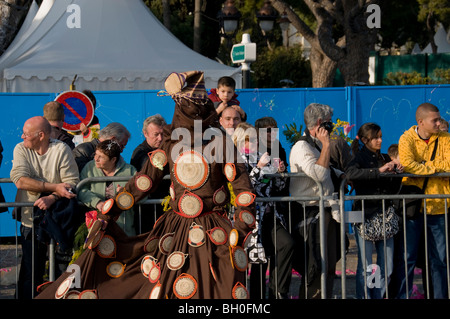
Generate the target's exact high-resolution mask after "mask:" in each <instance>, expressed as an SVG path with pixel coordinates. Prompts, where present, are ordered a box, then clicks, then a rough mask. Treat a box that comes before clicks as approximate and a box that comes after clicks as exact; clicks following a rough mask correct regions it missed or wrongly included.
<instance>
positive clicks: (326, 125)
mask: <svg viewBox="0 0 450 319" xmlns="http://www.w3.org/2000/svg"><path fill="white" fill-rule="evenodd" d="M319 127H323V128H324V129H326V130H327V131H328V133H329V134H331V132H333V128H334V124H333V122H322V123H320V125H319Z"/></svg>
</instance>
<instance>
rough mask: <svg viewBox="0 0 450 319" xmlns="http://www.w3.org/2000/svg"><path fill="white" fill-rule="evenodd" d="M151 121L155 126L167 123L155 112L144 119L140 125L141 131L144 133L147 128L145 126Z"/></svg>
mask: <svg viewBox="0 0 450 319" xmlns="http://www.w3.org/2000/svg"><path fill="white" fill-rule="evenodd" d="M151 123H153V124H155V125H157V126H164V125H166V124H167V123H166V120H164V118H163V117H162V116H161V115H160V114H155V115H152V116H149V117H147V118H146V119H145V121H144V125H143V127H142V132H144V133H145V131H146V130H147V126H148V125H149V124H151Z"/></svg>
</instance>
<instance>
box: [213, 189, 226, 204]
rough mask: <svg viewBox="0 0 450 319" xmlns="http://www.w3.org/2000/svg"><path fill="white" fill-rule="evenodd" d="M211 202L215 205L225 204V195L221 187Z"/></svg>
mask: <svg viewBox="0 0 450 319" xmlns="http://www.w3.org/2000/svg"><path fill="white" fill-rule="evenodd" d="M213 201H214V203H215V204H216V205H224V204H225V203H226V201H227V193H226V192H225V188H224V187H223V186H222V187H221V188H219V189H218V190H216V191H215V192H214V195H213Z"/></svg>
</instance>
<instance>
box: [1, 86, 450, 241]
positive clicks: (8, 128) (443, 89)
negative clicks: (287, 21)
mask: <svg viewBox="0 0 450 319" xmlns="http://www.w3.org/2000/svg"><path fill="white" fill-rule="evenodd" d="M94 93H95V96H96V98H97V109H96V115H97V116H98V118H99V121H100V125H101V127H105V126H106V125H107V124H109V123H111V122H120V123H122V124H124V125H125V126H126V127H127V128H128V129H129V131H130V132H131V135H132V137H131V139H130V140H129V142H128V145H127V147H126V148H125V150H124V153H123V157H124V159H125V160H126V161H127V162H129V160H130V158H131V154H132V152H133V150H134V149H135V148H136V146H138V145H139V144H140V143H141V142H142V141H143V139H144V135H143V133H142V124H143V121H144V120H145V118H147V117H148V116H150V115H153V114H156V113H160V114H161V115H162V116H163V117H164V118H165V119H166V121H167V122H168V123H170V122H171V121H172V117H173V110H174V102H173V100H172V99H171V98H170V97H169V96H158V94H157V93H158V91H157V90H151V91H150V90H149V91H101V92H94ZM237 93H238V94H239V97H238V99H239V101H240V102H241V106H242V107H243V109H244V110H245V111H246V112H247V116H248V122H249V123H251V124H254V122H255V120H256V119H258V118H260V117H263V116H272V117H273V118H275V119H276V120H277V122H278V126H279V127H280V136H279V137H280V141H281V143H282V145H283V147H284V148H285V149H286V151H287V152H288V155H289V150H290V148H291V146H290V145H289V144H288V143H287V141H286V139H285V137H284V135H283V133H282V130H283V129H285V128H286V127H285V125H286V124H291V123H293V122H296V123H297V126H299V125H300V124H304V122H303V111H304V109H305V107H306V106H307V105H308V104H309V103H312V102H315V103H323V104H328V105H330V106H331V107H332V108H333V109H334V116H333V120H336V119H337V118H339V119H341V120H345V121H349V122H350V123H352V124H355V128H354V129H353V130H352V131H351V134H350V135H351V137H354V136H355V134H356V131H357V129H358V127H359V126H360V125H361V124H363V123H365V122H369V121H374V122H377V123H378V124H380V125H381V127H382V130H383V148H382V151H383V152H386V150H387V147H388V146H389V145H390V144H392V143H396V142H397V141H398V138H399V137H400V135H401V134H402V133H403V131H404V130H406V129H408V128H409V127H411V126H412V125H414V124H415V123H416V121H415V109H416V107H417V106H418V105H419V104H420V103H423V102H430V103H433V104H435V105H436V106H438V107H439V109H440V111H441V114H442V115H443V116H444V117H445V118H446V119H447V120H448V119H449V118H450V85H429V86H425V85H424V86H419V85H418V86H393V87H390V86H379V87H345V88H344V87H341V88H320V89H313V88H289V89H242V90H238V92H237ZM58 94H59V93H54V94H53V93H50V94H48V93H1V94H0V107H1V117H0V140H1V142H2V145H3V148H4V151H3V163H2V165H1V167H0V177H9V172H10V170H11V167H12V157H13V150H14V147H15V145H16V144H17V143H19V142H21V141H22V140H21V138H20V137H21V132H22V127H23V123H24V122H25V120H26V119H28V118H30V117H32V116H36V115H42V109H43V106H44V104H45V103H46V102H48V101H51V100H54V99H55V97H56V96H57V95H58ZM0 186H1V187H2V189H3V190H4V193H5V197H6V200H7V201H8V202H13V201H14V197H15V193H16V188H15V186H14V185H12V184H1V185H0ZM11 211H12V209H11V208H10V209H9V212H8V213H3V214H0V237H5V236H14V233H15V229H14V227H15V226H14V225H15V222H14V220H13V219H12V216H11Z"/></svg>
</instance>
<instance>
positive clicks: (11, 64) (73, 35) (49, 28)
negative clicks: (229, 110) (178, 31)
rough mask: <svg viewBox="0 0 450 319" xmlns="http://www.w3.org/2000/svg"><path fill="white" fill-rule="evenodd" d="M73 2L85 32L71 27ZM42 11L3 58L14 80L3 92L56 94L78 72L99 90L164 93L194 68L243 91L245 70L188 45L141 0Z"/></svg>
mask: <svg viewBox="0 0 450 319" xmlns="http://www.w3.org/2000/svg"><path fill="white" fill-rule="evenodd" d="M71 4H76V5H78V6H79V8H80V10H79V13H80V15H79V17H80V22H81V23H80V28H70V24H69V25H68V22H70V21H72V18H73V14H74V11H71V10H70V9H69V8H68V6H69V5H71ZM34 5H35V4H34ZM33 11H34V12H33ZM35 11H36V7H34V9H32V10H30V13H29V14H28V16H27V19H26V20H28V21H26V23H24V25H23V26H22V28H21V29H20V31H19V34H18V36H17V37H16V39H15V40H14V41H13V43H12V44H11V45H10V47H9V48H8V49H7V50H6V51H5V53H4V54H3V55H2V56H1V57H0V70H1V71H3V81H2V82H8V81H9V83H3V87H2V91H22V92H27V91H28V92H29V91H33V90H34V91H36V89H38V90H39V91H46V92H56V91H60V90H64V89H68V88H69V86H68V83H70V82H71V81H72V79H73V77H74V76H75V75H77V76H78V77H77V82H76V84H77V86H78V84H79V83H83V85H88V86H89V88H90V89H91V90H103V89H105V88H106V89H107V90H108V89H109V90H118V89H119V90H120V89H130V88H131V89H162V88H163V82H164V79H165V78H166V77H167V75H168V74H169V73H170V72H183V71H189V70H202V71H204V72H205V84H206V86H207V87H215V85H216V83H217V80H218V78H219V77H221V76H224V75H228V76H232V77H234V78H235V80H236V84H237V87H238V88H240V79H241V74H240V68H233V67H229V66H226V65H223V64H220V63H218V62H216V61H214V60H211V59H209V58H206V57H204V56H202V55H201V54H199V53H197V52H195V51H193V50H191V49H190V48H188V47H187V46H186V45H184V44H183V43H182V42H181V41H180V40H178V39H177V38H176V37H175V36H174V35H173V34H172V33H170V31H168V30H167V29H166V28H165V27H164V26H163V25H162V24H161V23H160V22H159V21H158V19H156V17H155V16H154V15H153V14H152V13H151V11H150V10H149V9H148V8H147V6H146V5H145V4H144V3H143V2H142V1H141V0H127V1H123V0H95V1H92V0H58V1H55V0H44V1H43V3H42V4H41V6H40V8H39V10H38V11H37V12H35ZM31 15H34V17H33V19H32V21H31V22H30V21H29V20H31V18H30V16H31ZM5 80H6V81H5ZM5 85H6V86H8V87H5ZM30 88H31V90H30Z"/></svg>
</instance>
